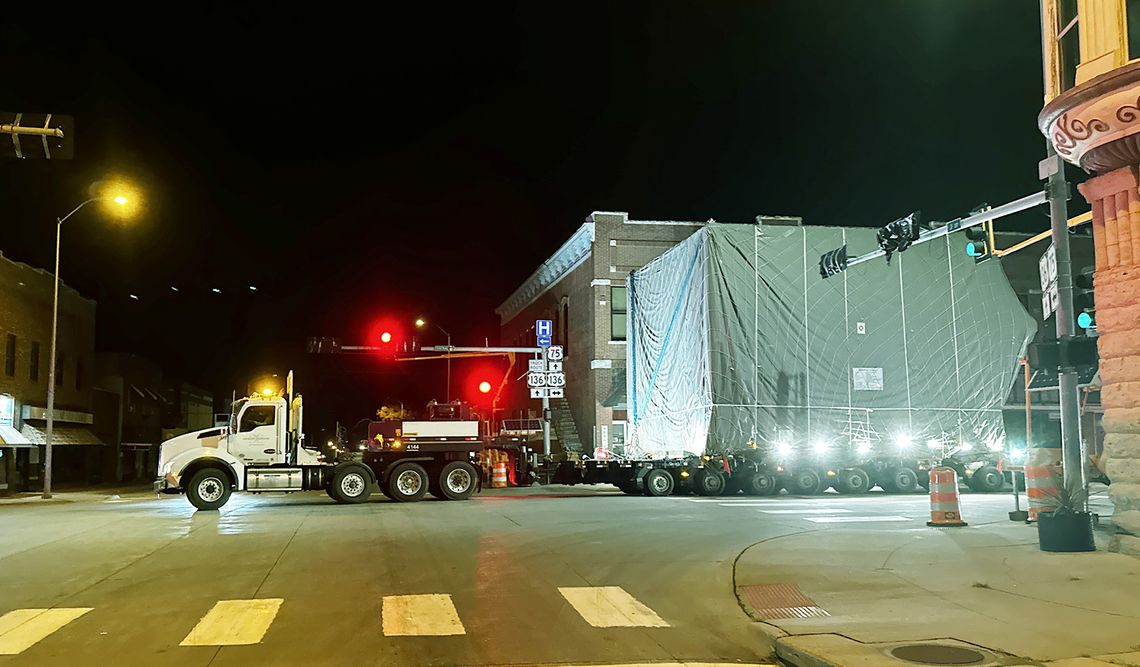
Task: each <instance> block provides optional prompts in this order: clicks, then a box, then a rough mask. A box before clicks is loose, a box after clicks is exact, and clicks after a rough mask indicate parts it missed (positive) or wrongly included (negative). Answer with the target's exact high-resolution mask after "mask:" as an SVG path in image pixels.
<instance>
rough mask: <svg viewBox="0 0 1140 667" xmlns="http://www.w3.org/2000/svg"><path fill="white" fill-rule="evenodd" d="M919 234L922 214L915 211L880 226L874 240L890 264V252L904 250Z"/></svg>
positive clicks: (920, 232)
mask: <svg viewBox="0 0 1140 667" xmlns="http://www.w3.org/2000/svg"><path fill="white" fill-rule="evenodd" d="M921 234H922V214H921V213H920V212H919V211H915V212H914V213H911V214H910V215H908V216H906V217H903V218H899V219H898V220H895V221H894V222H889V223H887V224H886V225H884V226H883V227H880V228H879V230H878V231H877V232H876V233H875V240H876V241H877V242H878V244H879V248H880V249H881V250H882V251H883V253H884V254H885V255H886V258H887V264H890V263H891V254H892V253H896V252H903V251H905V250H906V249H907V248H909V247H910V244H912V243H914V242H915V241H917V240H918V237H919V236H920V235H921ZM824 277H826V276H824Z"/></svg>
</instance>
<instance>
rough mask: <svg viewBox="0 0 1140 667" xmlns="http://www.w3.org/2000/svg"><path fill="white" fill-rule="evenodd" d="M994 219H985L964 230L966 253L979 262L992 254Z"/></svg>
mask: <svg viewBox="0 0 1140 667" xmlns="http://www.w3.org/2000/svg"><path fill="white" fill-rule="evenodd" d="M993 250H994V221H993V220H987V221H985V222H983V223H982V224H980V225H978V226H976V227H970V228H969V229H967V230H966V254H967V255H969V256H970V257H973V258H974V262H975V263H981V262H984V261H986V260H987V259H989V258H990V257H992V256H993Z"/></svg>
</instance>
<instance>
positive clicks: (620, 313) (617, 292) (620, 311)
mask: <svg viewBox="0 0 1140 667" xmlns="http://www.w3.org/2000/svg"><path fill="white" fill-rule="evenodd" d="M628 307H629V304H628V301H627V296H626V289H625V288H624V287H611V288H610V340H625V325H626V314H627V312H628V311H627V309H628Z"/></svg>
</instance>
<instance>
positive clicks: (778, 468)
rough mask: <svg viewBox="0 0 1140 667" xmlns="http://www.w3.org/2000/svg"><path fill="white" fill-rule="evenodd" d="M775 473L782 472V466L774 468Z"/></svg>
mask: <svg viewBox="0 0 1140 667" xmlns="http://www.w3.org/2000/svg"><path fill="white" fill-rule="evenodd" d="M776 472H784V466H776Z"/></svg>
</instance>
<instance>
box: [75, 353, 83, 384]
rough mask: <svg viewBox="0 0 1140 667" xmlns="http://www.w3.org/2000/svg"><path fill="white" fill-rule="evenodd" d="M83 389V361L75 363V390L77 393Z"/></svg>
mask: <svg viewBox="0 0 1140 667" xmlns="http://www.w3.org/2000/svg"><path fill="white" fill-rule="evenodd" d="M82 388H83V360H82V359H80V360H79V361H76V362H75V389H76V391H78V390H80V389H82Z"/></svg>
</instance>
